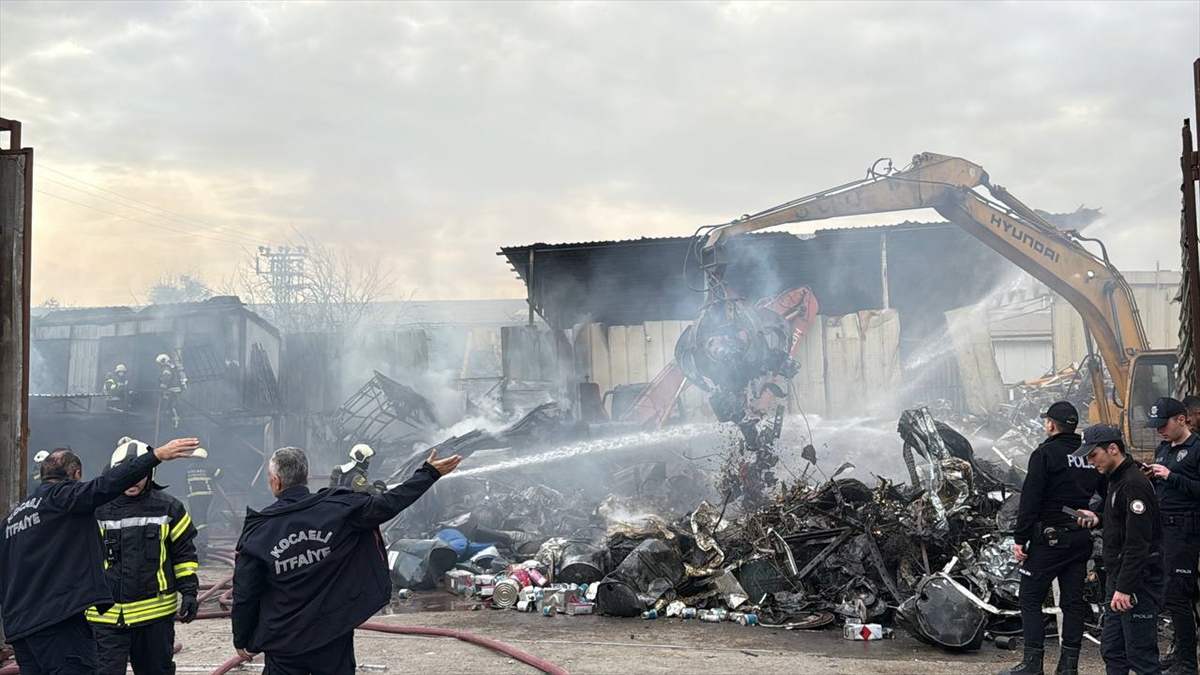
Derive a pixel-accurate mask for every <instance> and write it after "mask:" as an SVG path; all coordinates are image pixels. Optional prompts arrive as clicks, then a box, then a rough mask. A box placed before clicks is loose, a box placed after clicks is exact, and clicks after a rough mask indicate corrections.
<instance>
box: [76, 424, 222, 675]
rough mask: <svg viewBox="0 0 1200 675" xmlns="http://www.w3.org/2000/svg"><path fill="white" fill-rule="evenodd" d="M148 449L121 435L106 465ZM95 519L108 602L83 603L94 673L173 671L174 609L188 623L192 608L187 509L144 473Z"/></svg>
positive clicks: (191, 533) (195, 586) (194, 585)
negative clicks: (94, 653) (95, 655)
mask: <svg viewBox="0 0 1200 675" xmlns="http://www.w3.org/2000/svg"><path fill="white" fill-rule="evenodd" d="M149 451H150V448H149V446H147V445H146V444H145V443H142V442H140V441H135V440H127V441H126V442H125V443H122V444H121V445H120V446H118V447H117V450H116V452H114V453H113V455H112V460H111V462H110V466H112V467H113V468H114V469H115V468H116V467H119V466H120V465H121V464H123V463H127V462H132V461H133V460H134V459H136V458H137V457H139V456H141V455H144V454H146V453H148V452H149ZM197 452H199V450H197ZM96 521H97V522H98V523H99V525H100V536H101V538H102V539H103V540H104V547H105V556H106V557H105V561H104V576H105V578H106V579H107V580H108V587H109V589H111V590H112V594H113V599H114V600H115V601H116V602H115V603H114V604H113V606H112V607H110V608H108V609H107V610H106V611H104V612H101V611H99V609H98V608H96V607H93V608H90V609H88V610H87V620H88V623H90V624H92V632H93V633H94V634H95V636H96V648H97V650H98V651H99V653H100V668H99V669H97V671H96V672H97V673H99V674H100V675H125V669H126V666H127V665H132V666H133V672H134V673H135V674H136V675H149V674H155V673H162V674H164V675H174V673H175V658H174V645H175V614H176V611H178V613H179V617H180V619H181V620H182V621H183V622H184V623H188V622H190V621H192V619H195V618H196V613H197V611H198V610H199V609H200V603H199V602H198V601H197V598H196V596H197V592H198V591H199V587H200V582H199V580H198V579H197V577H196V573H197V571H198V570H199V565H198V563H197V561H196V547H195V545H194V543H193V540H194V539H195V538H196V528H195V527H193V526H192V518H191V516H189V515H188V512H187V510H186V509H184V508H183V504H182V503H181V502H180V501H179V500H178V499H176V498H174V497H172V496H171V495H169V494H167V493H166V492H164V491H163V487H162V486H161V485H159V484H157V483H155V482H154V474H153V472H152V473H151V475H150V476H147V477H146V478H143V479H142V480H140V481H138V483H137V484H136V485H134V486H133V487H131V488H129V489H128V490H126V491H125V494H123V495H122V496H120V497H118V498H117V499H115V500H113V501H111V502H109V503H108V504H105V505H104V506H101V507H100V508H98V509H96ZM176 593H178V594H179V595H180V596H182V598H183V600H182V602H179V601H178V600H176V597H175V596H176Z"/></svg>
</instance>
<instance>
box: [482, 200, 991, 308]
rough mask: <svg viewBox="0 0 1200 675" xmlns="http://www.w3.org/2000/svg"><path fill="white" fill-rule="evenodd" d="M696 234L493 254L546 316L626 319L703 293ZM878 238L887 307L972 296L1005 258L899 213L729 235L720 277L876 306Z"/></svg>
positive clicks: (824, 302)
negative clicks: (800, 229) (798, 231)
mask: <svg viewBox="0 0 1200 675" xmlns="http://www.w3.org/2000/svg"><path fill="white" fill-rule="evenodd" d="M885 240H886V243H885ZM695 242H696V240H695V239H693V238H691V237H660V238H647V237H644V238H640V239H630V240H624V241H610V242H576V243H569V244H532V245H526V246H510V247H504V248H502V249H501V250H500V255H503V256H505V257H506V258H507V260H508V262H509V264H510V265H511V266H512V268H513V270H514V271H516V273H517V275H518V276H519V277H520V278H521V279H522V280H524V281H525V282H526V286H527V288H530V290H531V295H532V297H533V299H534V304H535V308H536V309H537V310H538V312H539V313H540V314H542V316H543V317H545V318H546V320H547V321H549V322H550V323H551V324H552V325H555V326H558V327H567V326H571V325H574V324H576V323H588V322H600V323H608V324H617V325H619V324H631V325H632V324H638V323H642V322H644V321H654V320H686V319H691V318H694V317H695V315H696V313H697V312H698V309H699V306H700V304H701V302H702V301H703V294H702V293H701V292H700V289H701V288H702V286H703V278H702V274H701V273H700V270H699V268H698V265H697V261H696V259H695V251H694V244H695ZM884 248H886V250H887V258H888V281H887V302H888V304H889V305H890V306H893V307H902V306H908V307H916V306H923V307H925V306H927V307H929V308H930V309H931V310H934V311H944V310H945V309H950V308H952V307H958V306H961V305H963V304H967V303H968V302H973V301H974V300H975V299H977V298H978V296H979V295H981V293H982V292H983V291H986V290H987V289H989V288H991V286H992V285H993V283H994V282H995V280H996V278H997V277H998V273H999V272H998V270H1000V269H1003V268H1004V266H1005V265H1008V264H1009V263H1008V262H1007V261H1005V260H1004V259H1003V258H1001V257H1000V256H998V255H996V254H995V253H993V252H992V251H990V250H989V249H987V248H986V247H985V246H984V245H983V244H981V243H980V242H978V241H976V240H975V239H974V238H973V237H971V236H970V235H969V234H968V233H966V232H964V231H963V230H961V229H960V228H958V227H956V226H954V225H952V224H949V223H917V222H905V223H901V224H898V225H890V226H872V227H862V228H841V229H823V230H818V231H817V232H815V233H813V234H806V235H795V234H792V233H788V232H779V231H773V232H759V233H753V234H749V235H746V236H743V237H736V238H733V239H731V240H729V242H728V243H727V244H726V246H725V254H724V255H725V258H726V260H727V261H728V266H727V270H726V274H725V279H726V281H727V282H728V283H729V284H730V286H731V287H732V288H733V290H735V291H737V292H738V293H740V294H742V295H743V296H745V297H748V298H760V297H766V296H769V295H773V294H775V293H779V292H781V291H784V290H787V289H788V288H793V287H795V286H799V285H806V286H809V287H810V288H812V290H813V292H814V293H815V294H816V296H817V298H818V300H819V302H820V303H821V308H822V313H824V314H831V315H836V314H846V313H850V312H854V311H858V310H861V309H880V308H882V307H883V306H884V303H885V297H884V280H883V270H882V259H883V249H884ZM531 254H532V269H533V274H534V277H533V279H532V283H531V280H530V267H531V264H530V257H531ZM685 261H686V262H685ZM935 263H936V264H935ZM931 269H932V270H933V273H932V274H931V273H930V270H931ZM939 308H940V310H939Z"/></svg>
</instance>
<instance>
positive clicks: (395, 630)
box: [0, 621, 570, 675]
mask: <svg viewBox="0 0 1200 675" xmlns="http://www.w3.org/2000/svg"><path fill="white" fill-rule="evenodd" d="M359 629H360V630H373V631H378V632H380V633H392V634H394V635H423V636H425V637H451V638H454V639H456V640H462V641H463V642H469V643H471V644H474V645H479V646H480V647H487V648H488V649H491V650H493V651H497V652H500V653H501V654H504V655H505V656H508V657H510V658H513V659H516V660H518V661H520V662H521V663H524V664H525V665H527V666H532V667H534V668H537V669H538V670H540V671H542V672H543V673H546V674H547V675H570V673H568V672H567V670H566V669H565V668H563V667H562V666H558V665H555V664H553V663H550V662H549V661H546V660H544V659H539V658H538V657H536V656H534V655H533V654H529V653H527V652H523V651H521V650H519V649H517V648H516V647H512V646H510V645H506V644H504V643H503V642H498V641H496V640H492V639H490V638H485V637H479V636H478V635H474V634H471V633H467V632H466V631H461V630H451V629H449V628H431V627H428V626H393V625H392V624H390V623H379V622H378V621H368V622H366V623H364V624H362V625H361V626H359ZM244 661H245V659H243V658H242V657H240V656H235V657H233V658H232V659H229V660H228V661H226V662H225V663H222V664H221V665H220V666H218V667H217V669H216V670H214V671H212V675H225V673H228V672H229V671H231V670H233V669H234V668H236V667H237V666H238V664H240V663H242V662H244ZM0 675H5V674H4V673H3V672H0Z"/></svg>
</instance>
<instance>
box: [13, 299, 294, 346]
mask: <svg viewBox="0 0 1200 675" xmlns="http://www.w3.org/2000/svg"><path fill="white" fill-rule="evenodd" d="M230 312H236V313H241V312H245V314H246V317H247V318H248V319H249V320H251V321H253V322H255V323H257V324H259V325H260V326H262V327H263V329H265V330H266V331H267V332H269V333H271V334H272V335H274V336H275V337H279V329H277V328H276V327H275V326H274V325H273V324H272V323H271V322H270V321H267V320H266V319H264V318H262V317H261V316H259V315H258V314H256V313H254V312H253V311H251V310H250V309H249V308H248V307H246V305H245V304H243V303H242V301H241V300H240V299H238V298H237V297H236V296H232V295H221V296H216V297H212V298H209V299H207V300H201V301H199V302H180V303H172V304H162V305H147V306H145V307H142V308H140V309H133V308H130V307H120V306H116V307H83V308H68V309H56V310H53V311H50V312H48V313H46V314H44V315H42V316H40V317H37V319H36V321H37V323H38V325H39V326H78V325H104V324H112V323H121V322H123V321H134V320H137V319H143V318H176V317H186V316H198V315H205V314H221V313H230Z"/></svg>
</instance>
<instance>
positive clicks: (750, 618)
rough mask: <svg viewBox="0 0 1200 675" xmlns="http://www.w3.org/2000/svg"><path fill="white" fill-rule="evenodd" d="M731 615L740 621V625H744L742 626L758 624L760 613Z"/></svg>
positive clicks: (736, 620)
mask: <svg viewBox="0 0 1200 675" xmlns="http://www.w3.org/2000/svg"><path fill="white" fill-rule="evenodd" d="M731 616H732V617H733V620H734V622H735V623H738V624H739V625H742V626H757V625H758V615H757V614H741V613H738V614H733V615H731Z"/></svg>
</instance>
